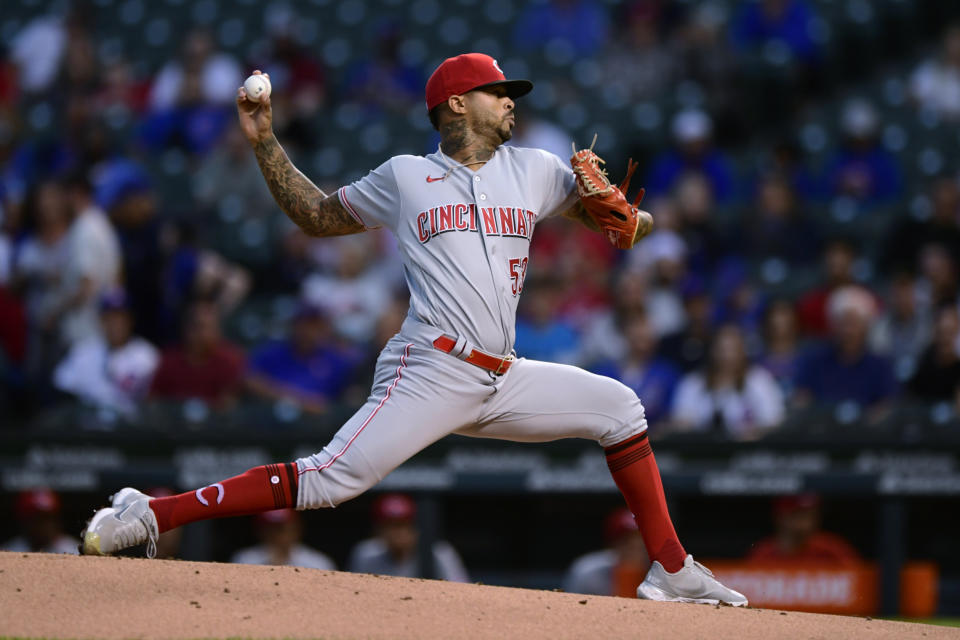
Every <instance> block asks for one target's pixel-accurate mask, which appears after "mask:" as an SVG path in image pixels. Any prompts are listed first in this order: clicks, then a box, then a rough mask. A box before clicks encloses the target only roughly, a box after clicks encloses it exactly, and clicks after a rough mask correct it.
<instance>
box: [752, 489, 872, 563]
mask: <svg viewBox="0 0 960 640" xmlns="http://www.w3.org/2000/svg"><path fill="white" fill-rule="evenodd" d="M773 519H774V529H775V530H774V534H773V535H772V536H770V537H769V538H764V539H763V540H760V541H759V542H757V543H756V544H754V545H753V547H752V548H751V549H750V552H749V553H748V554H747V560H748V561H750V562H757V563H763V562H785V561H788V562H797V563H828V564H832V565H836V566H841V565H851V564H856V563H858V562H860V554H859V553H857V551H856V550H855V549H854V548H853V547H852V546H850V543H848V542H847V541H846V540H844V539H843V538H841V537H840V536H838V535H835V534H833V533H828V532H826V531H822V530H821V529H820V497H819V496H817V495H815V494H809V493H806V494H799V495H795V496H782V497H780V498H777V499H776V500H775V501H774V503H773Z"/></svg>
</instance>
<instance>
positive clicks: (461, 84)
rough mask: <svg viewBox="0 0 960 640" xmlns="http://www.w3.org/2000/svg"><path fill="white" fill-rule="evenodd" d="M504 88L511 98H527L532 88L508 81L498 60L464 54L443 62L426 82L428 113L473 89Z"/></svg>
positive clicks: (526, 82) (484, 55)
mask: <svg viewBox="0 0 960 640" xmlns="http://www.w3.org/2000/svg"><path fill="white" fill-rule="evenodd" d="M495 85H501V86H504V87H506V89H507V95H508V96H510V98H519V97H520V96H524V95H527V94H528V93H530V91H531V90H532V89H533V83H532V82H530V81H529V80H507V78H506V76H504V75H503V71H501V69H500V65H498V64H497V61H496V60H494V59H493V58H491V57H490V56H488V55H487V54H485V53H464V54H461V55H459V56H454V57H453V58H447V59H446V60H444V61H443V62H442V63H441V64H440V66H439V67H437V69H436V71H434V72H433V74H432V75H431V76H430V79H429V80H427V92H426V93H427V111H430V110H431V109H433V108H434V107H435V106H437V105H438V104H442V103H444V102H446V101H447V98H449V97H450V96H460V95H463V94H465V93H466V92H468V91H473V90H474V89H481V88H485V87H491V86H495Z"/></svg>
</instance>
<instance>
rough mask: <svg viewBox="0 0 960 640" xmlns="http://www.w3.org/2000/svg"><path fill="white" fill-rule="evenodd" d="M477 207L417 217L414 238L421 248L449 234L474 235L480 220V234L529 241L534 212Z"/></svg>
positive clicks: (433, 211)
mask: <svg viewBox="0 0 960 640" xmlns="http://www.w3.org/2000/svg"><path fill="white" fill-rule="evenodd" d="M479 211H480V214H479V215H477V207H476V205H473V204H464V203H462V202H461V203H458V204H446V205H441V206H439V207H434V208H432V209H429V210H427V211H421V212H420V213H419V214H417V236H418V238H419V240H420V243H421V244H426V243H427V242H429V241H430V238H433V237H434V236H438V235H440V234H441V233H446V232H448V231H474V232H475V231H477V225H478V224H479V221H478V219H479V220H482V224H483V233H484V234H485V235H488V236H502V237H507V238H526V239H527V240H529V239H530V236H531V235H533V224H534V221H535V220H536V218H537V214H536V212H535V211H529V210H527V209H523V208H521V207H480V209H479Z"/></svg>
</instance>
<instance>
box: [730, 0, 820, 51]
mask: <svg viewBox="0 0 960 640" xmlns="http://www.w3.org/2000/svg"><path fill="white" fill-rule="evenodd" d="M739 7H740V8H739V10H738V11H737V13H736V14H735V15H734V17H733V19H732V20H731V21H730V38H731V40H732V41H733V43H734V45H736V46H737V47H738V48H740V49H742V50H757V51H759V50H761V49H763V48H764V47H765V46H768V45H770V44H775V45H779V46H782V47H786V50H787V51H788V52H789V54H790V56H791V58H793V59H795V60H798V61H801V62H813V61H815V60H816V59H817V58H819V57H820V50H819V46H818V45H817V42H816V40H814V37H813V33H814V28H813V22H814V19H815V18H816V13H815V11H814V8H813V7H812V6H811V5H810V3H809V2H807V1H806V0H758V1H754V2H743V3H740V4H739Z"/></svg>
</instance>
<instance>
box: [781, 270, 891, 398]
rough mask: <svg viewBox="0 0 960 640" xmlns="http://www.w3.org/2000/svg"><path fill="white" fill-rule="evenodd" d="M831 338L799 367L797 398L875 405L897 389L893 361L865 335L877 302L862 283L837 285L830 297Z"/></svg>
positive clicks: (870, 324)
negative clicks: (876, 350) (875, 349)
mask: <svg viewBox="0 0 960 640" xmlns="http://www.w3.org/2000/svg"><path fill="white" fill-rule="evenodd" d="M827 313H828V316H829V319H830V330H831V340H830V342H829V343H827V344H824V345H817V346H816V347H814V348H813V349H811V351H809V352H808V353H807V354H805V355H804V357H803V358H802V359H801V361H800V367H799V371H798V372H797V392H796V394H795V395H794V398H795V400H796V401H797V402H798V403H799V404H801V405H803V404H808V403H810V402H820V403H840V402H854V403H856V404H858V405H859V406H860V407H861V408H864V409H869V408H874V409H877V408H879V407H880V406H882V404H883V403H885V402H887V401H889V400H890V399H891V398H892V397H893V396H894V395H895V394H896V392H897V382H896V379H895V378H894V375H893V367H892V366H891V364H890V361H889V360H887V359H886V358H884V357H881V356H878V355H876V354H874V353H873V352H871V351H870V349H869V348H868V344H867V335H868V334H869V331H870V327H871V326H872V324H873V322H874V319H875V318H876V303H875V302H874V299H873V296H872V295H871V294H870V292H869V291H867V290H866V289H863V288H862V287H858V286H847V287H842V288H840V289H837V290H836V291H834V292H833V293H832V294H830V298H829V299H828V301H827Z"/></svg>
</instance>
